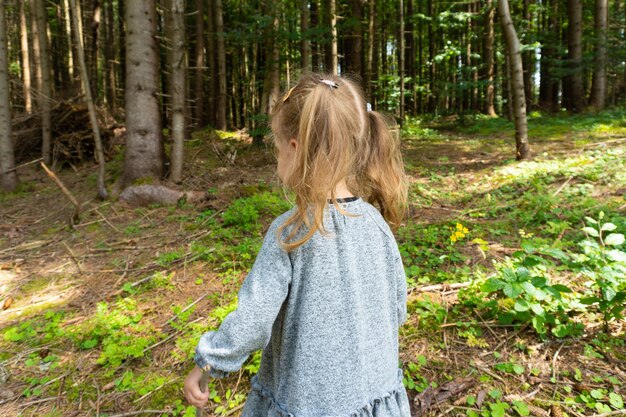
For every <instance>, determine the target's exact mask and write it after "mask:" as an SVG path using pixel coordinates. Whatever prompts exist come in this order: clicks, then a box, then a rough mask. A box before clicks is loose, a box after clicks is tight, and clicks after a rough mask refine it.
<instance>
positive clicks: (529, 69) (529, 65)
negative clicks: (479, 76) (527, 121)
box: [522, 0, 535, 109]
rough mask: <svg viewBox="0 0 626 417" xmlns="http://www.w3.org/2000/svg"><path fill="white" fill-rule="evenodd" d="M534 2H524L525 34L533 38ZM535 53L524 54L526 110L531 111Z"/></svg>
mask: <svg viewBox="0 0 626 417" xmlns="http://www.w3.org/2000/svg"><path fill="white" fill-rule="evenodd" d="M533 1H534V0H524V3H523V4H524V10H523V14H524V24H525V25H526V30H525V32H526V33H528V36H529V37H530V36H532V35H531V34H532V33H533V20H532V15H531V5H532V3H533ZM534 61H535V51H534V49H533V50H527V51H525V52H523V53H522V65H523V66H524V95H525V97H526V108H527V109H531V108H532V107H531V104H532V102H533V90H534V88H533V78H534V77H533V74H534V72H535V71H534V68H535V63H534Z"/></svg>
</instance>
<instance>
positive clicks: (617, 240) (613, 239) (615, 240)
mask: <svg viewBox="0 0 626 417" xmlns="http://www.w3.org/2000/svg"><path fill="white" fill-rule="evenodd" d="M622 243H624V235H623V234H621V233H611V234H610V235H608V236H607V237H605V238H604V244H605V245H611V246H619V245H621V244H622Z"/></svg>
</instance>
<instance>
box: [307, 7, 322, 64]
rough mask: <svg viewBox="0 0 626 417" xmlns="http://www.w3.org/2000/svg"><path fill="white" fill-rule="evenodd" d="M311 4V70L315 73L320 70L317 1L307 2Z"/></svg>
mask: <svg viewBox="0 0 626 417" xmlns="http://www.w3.org/2000/svg"><path fill="white" fill-rule="evenodd" d="M309 3H310V4H311V12H310V16H311V33H313V34H314V35H312V39H311V69H312V70H313V71H314V72H316V71H319V70H320V43H319V34H318V30H319V27H318V26H319V8H318V6H317V0H312V1H310V2H309Z"/></svg>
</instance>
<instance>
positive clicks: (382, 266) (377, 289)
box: [243, 199, 409, 417]
mask: <svg viewBox="0 0 626 417" xmlns="http://www.w3.org/2000/svg"><path fill="white" fill-rule="evenodd" d="M341 207H342V209H343V210H345V211H347V212H348V213H350V215H344V214H341V213H340V212H339V210H337V208H335V207H334V206H332V205H329V210H328V212H327V214H326V216H325V219H324V226H325V228H326V230H327V232H328V235H326V236H324V235H322V234H320V233H316V234H315V235H313V237H312V238H311V239H310V240H309V241H308V242H307V243H306V244H305V245H303V246H302V247H300V248H298V249H297V250H296V251H294V252H292V253H291V254H290V261H291V267H292V268H293V275H292V280H291V284H290V289H289V295H288V297H287V299H286V300H285V302H284V304H283V306H282V308H281V310H280V313H279V314H278V317H277V319H276V322H275V323H274V328H273V332H272V338H271V341H270V346H268V348H267V349H266V350H265V352H264V355H263V359H262V366H261V370H260V372H259V375H258V376H257V377H255V379H254V380H253V388H254V391H253V393H252V394H251V398H250V400H249V402H248V405H247V406H246V411H245V412H244V414H243V415H244V416H264V417H265V416H268V415H274V414H273V412H274V411H277V412H278V411H279V410H280V411H281V412H283V415H284V414H285V412H287V413H291V414H293V415H294V416H344V415H345V416H349V415H353V414H354V413H357V415H359V414H358V413H359V412H361V413H365V414H364V415H368V414H367V413H366V412H365V410H367V408H370V409H371V408H376V409H377V414H374V415H376V416H408V415H409V414H408V403H407V401H406V394H405V392H404V389H403V388H402V380H401V378H402V377H401V372H400V371H399V370H398V326H399V325H400V324H401V322H402V321H404V317H405V314H406V307H405V306H406V298H405V297H406V283H405V276H404V270H403V268H402V262H401V260H400V255H399V253H398V249H397V246H396V243H395V240H394V238H393V235H392V234H391V231H390V230H389V227H388V226H387V224H386V223H385V221H384V219H383V218H382V216H381V215H380V214H379V213H378V211H377V210H376V209H375V208H374V207H372V206H371V205H369V204H368V203H366V202H364V201H362V200H361V199H357V200H355V201H351V202H345V203H342V204H341ZM287 215H288V214H286V215H284V216H281V217H280V218H279V219H277V221H276V222H275V224H277V223H280V222H281V221H284V219H285V217H286V216H287ZM271 233H272V230H271V229H270V232H269V233H268V237H269V236H270V234H271ZM268 260H269V259H268ZM259 267H261V265H259ZM272 267H273V266H272V265H267V266H265V267H263V269H265V268H268V269H272ZM403 407H405V408H407V410H405V412H400V409H401V408H403ZM399 408H400V409H399ZM272 410H274V411H272ZM279 415H280V414H279Z"/></svg>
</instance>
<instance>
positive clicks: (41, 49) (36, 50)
mask: <svg viewBox="0 0 626 417" xmlns="http://www.w3.org/2000/svg"><path fill="white" fill-rule="evenodd" d="M30 5H31V7H30V10H31V13H32V16H33V19H32V20H33V54H34V56H35V67H36V73H37V89H38V90H39V94H38V97H39V98H38V100H37V102H38V108H39V111H40V112H41V156H42V157H43V161H44V163H46V164H47V165H50V164H51V163H52V120H51V114H50V113H51V111H50V99H51V96H52V88H51V86H50V54H49V52H48V25H47V20H46V16H47V14H46V9H45V8H44V3H43V0H31V3H30Z"/></svg>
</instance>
